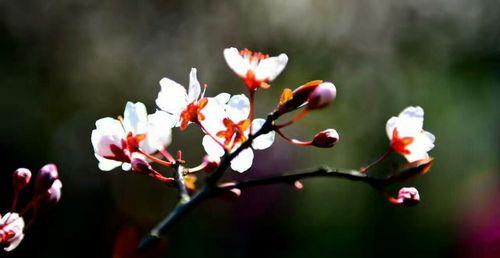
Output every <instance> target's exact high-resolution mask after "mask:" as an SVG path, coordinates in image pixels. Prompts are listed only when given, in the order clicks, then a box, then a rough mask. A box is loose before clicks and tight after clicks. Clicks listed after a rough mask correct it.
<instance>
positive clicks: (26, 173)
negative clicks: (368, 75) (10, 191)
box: [12, 168, 31, 191]
mask: <svg viewBox="0 0 500 258" xmlns="http://www.w3.org/2000/svg"><path fill="white" fill-rule="evenodd" d="M30 181H31V171H30V170H29V169H27V168H18V169H17V170H16V171H15V172H14V174H13V175H12V185H13V186H14V190H15V191H21V190H22V189H24V187H26V186H27V185H28V184H29V183H30Z"/></svg>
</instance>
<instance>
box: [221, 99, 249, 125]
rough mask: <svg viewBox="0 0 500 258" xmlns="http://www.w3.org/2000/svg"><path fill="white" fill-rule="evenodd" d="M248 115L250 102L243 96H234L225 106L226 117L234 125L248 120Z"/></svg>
mask: <svg viewBox="0 0 500 258" xmlns="http://www.w3.org/2000/svg"><path fill="white" fill-rule="evenodd" d="M248 114H250V101H249V100H248V98H247V97H246V96H245V95H243V94H240V95H234V96H232V97H231V99H229V102H228V103H227V105H226V115H227V117H228V118H229V119H231V120H232V121H233V122H234V123H238V122H240V121H242V120H245V119H247V118H248Z"/></svg>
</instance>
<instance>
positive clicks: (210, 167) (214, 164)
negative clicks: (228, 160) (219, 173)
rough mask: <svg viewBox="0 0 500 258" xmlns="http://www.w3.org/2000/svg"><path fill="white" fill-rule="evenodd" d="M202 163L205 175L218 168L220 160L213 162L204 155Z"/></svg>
mask: <svg viewBox="0 0 500 258" xmlns="http://www.w3.org/2000/svg"><path fill="white" fill-rule="evenodd" d="M203 163H204V164H205V168H204V171H205V172H206V173H212V172H214V171H215V170H216V169H217V168H218V167H219V163H220V159H219V160H215V159H212V158H211V157H209V156H208V155H205V157H203Z"/></svg>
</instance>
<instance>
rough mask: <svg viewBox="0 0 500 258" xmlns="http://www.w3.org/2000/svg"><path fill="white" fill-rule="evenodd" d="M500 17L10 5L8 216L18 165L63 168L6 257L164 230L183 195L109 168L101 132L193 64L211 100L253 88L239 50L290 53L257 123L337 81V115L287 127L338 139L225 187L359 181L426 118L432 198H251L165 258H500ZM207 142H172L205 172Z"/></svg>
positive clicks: (462, 9)
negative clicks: (285, 92)
mask: <svg viewBox="0 0 500 258" xmlns="http://www.w3.org/2000/svg"><path fill="white" fill-rule="evenodd" d="M498 10H500V3H499V2H498V1H494V0H491V1H489V0H478V1H466V0H455V1H451V0H450V1H446V0H435V1H400V0H398V1H396V0H394V1H350V0H335V1H327V0H324V1H322V0H304V1H299V0H293V1H292V0H279V1H266V0H256V1H227V2H225V1H92V0H91V1H79V0H73V1H34V0H32V1H23V2H18V1H1V2H0V14H1V15H0V17H1V18H0V34H1V35H2V36H1V38H0V55H1V57H2V58H1V59H0V85H1V86H0V87H1V89H2V91H1V92H2V95H1V96H2V97H1V104H0V116H1V117H2V118H3V119H2V122H1V123H0V139H1V142H0V154H1V156H0V161H1V164H2V166H1V167H0V170H1V171H0V172H1V179H2V183H1V186H2V188H1V190H0V191H1V196H2V198H1V203H0V204H1V205H2V206H1V207H3V208H2V210H3V211H6V210H7V209H8V206H9V202H10V198H11V188H10V179H9V178H10V175H11V173H12V171H13V170H14V169H15V168H17V167H21V166H23V167H29V168H31V169H33V170H36V169H37V168H39V167H41V166H42V165H43V164H44V163H45V162H48V161H50V162H54V163H57V165H58V166H59V169H60V173H61V178H62V181H63V184H64V187H63V198H62V201H61V203H60V205H59V206H58V207H56V208H55V209H53V210H52V211H51V212H49V213H48V214H46V215H45V216H43V217H41V218H40V219H39V220H38V223H37V224H36V225H35V226H34V227H33V228H31V229H30V231H29V232H28V233H27V236H26V239H25V241H24V242H23V243H22V244H21V246H19V248H18V249H17V250H16V251H15V252H13V253H12V254H11V255H12V256H13V257H35V256H36V257H111V256H112V254H113V246H114V245H115V240H116V239H117V235H118V234H119V232H123V229H124V228H133V229H134V230H135V231H134V232H137V233H138V234H141V235H142V234H145V233H146V232H147V231H148V229H149V228H151V227H152V226H153V225H154V224H155V223H156V222H157V221H159V220H160V219H161V218H162V217H163V216H164V215H165V214H166V213H167V212H168V211H169V210H170V209H171V208H172V207H173V206H174V205H175V200H176V194H175V192H174V191H173V190H171V189H165V188H164V187H163V186H162V185H160V184H159V183H157V182H153V181H152V180H151V179H149V178H146V177H142V176H138V175H131V174H130V173H126V172H122V171H120V170H116V171H112V172H109V173H106V172H101V171H99V170H98V168H97V162H96V160H95V158H94V156H93V150H92V146H91V144H90V132H91V130H92V129H93V128H94V122H95V120H97V119H99V118H101V117H105V116H112V117H113V116H118V115H120V114H121V113H122V112H123V108H124V106H125V103H126V101H134V102H135V101H141V102H144V103H145V104H146V105H147V107H148V110H149V111H151V112H152V111H153V110H154V109H155V103H154V99H155V98H156V96H157V93H158V91H159V88H160V87H159V84H158V81H159V80H160V79H161V78H162V77H169V78H171V79H174V80H176V81H178V82H180V83H181V84H184V85H186V84H187V81H188V72H189V69H190V68H191V67H197V68H198V76H199V79H200V81H201V82H202V83H207V84H208V85H209V88H208V91H207V94H208V95H209V96H214V95H216V94H217V93H219V92H222V91H224V92H229V93H232V94H235V93H242V92H244V86H243V84H242V83H241V81H240V80H239V79H238V78H237V77H236V76H235V75H234V74H233V73H232V72H231V71H230V70H229V68H228V67H227V65H226V64H225V61H224V59H223V56H222V50H223V49H224V48H226V47H229V46H235V47H238V48H244V47H248V48H250V49H254V50H259V51H262V52H265V53H269V54H271V55H276V54H279V53H281V52H285V53H287V54H288V56H289V58H290V60H289V63H288V65H287V67H286V69H285V71H284V72H283V73H282V74H281V75H280V76H279V77H278V78H277V80H276V81H275V82H274V83H273V84H272V88H271V89H270V90H268V91H259V92H258V94H257V103H258V107H257V114H258V116H264V115H265V114H266V113H267V112H269V111H270V110H271V109H272V108H273V107H274V106H275V104H276V103H277V101H278V99H279V95H280V92H281V90H282V89H283V88H285V87H290V88H294V87H296V86H298V85H300V84H303V83H305V82H307V81H310V80H315V79H323V80H327V81H332V82H334V83H335V85H336V86H337V92H338V96H337V100H336V102H335V103H334V105H332V106H330V107H329V108H328V109H326V110H324V111H321V112H317V113H314V114H312V115H310V116H308V117H307V118H306V119H304V120H303V121H302V122H301V123H299V124H296V125H294V126H293V127H291V128H289V129H287V130H286V132H287V134H289V135H290V136H293V137H297V138H299V139H310V138H311V137H312V136H313V135H314V134H315V133H316V132H318V131H320V130H323V129H326V128H335V129H337V131H338V132H339V134H340V138H341V139H340V143H339V144H338V145H337V146H336V147H335V148H333V149H326V150H325V149H312V148H299V147H296V146H292V145H290V144H288V143H286V142H285V141H283V140H282V139H279V138H278V139H277V140H276V142H275V144H274V145H273V147H272V148H270V149H268V150H265V151H261V152H259V153H258V155H257V156H256V160H255V163H254V169H252V170H250V171H248V172H246V173H245V174H244V175H238V174H236V173H234V172H232V171H228V174H229V176H231V177H233V178H234V179H241V178H243V177H245V178H251V177H255V176H265V175H271V174H276V173H280V172H282V171H288V170H293V169H300V168H308V167H313V166H316V165H318V164H326V165H329V166H331V167H337V168H354V169H355V168H359V167H361V166H362V165H364V164H366V163H368V162H369V161H371V160H373V159H375V158H376V157H377V155H380V154H381V153H382V152H383V151H384V150H385V148H386V145H387V138H386V135H385V130H384V128H385V122H386V120H387V119H388V118H389V117H390V116H393V115H397V114H398V113H399V112H400V111H401V110H402V109H403V108H405V107H406V106H409V105H420V106H422V107H423V108H424V109H425V112H426V115H425V128H426V129H427V130H428V131H430V132H432V133H434V134H435V135H436V139H437V140H436V148H435V149H434V150H433V151H432V152H431V155H432V156H433V157H435V164H434V166H433V169H432V171H431V173H429V174H427V175H425V176H424V177H421V178H419V179H417V180H415V181H412V182H409V185H412V186H416V187H417V188H418V189H419V191H420V194H421V198H422V203H421V204H420V205H419V206H416V207H414V208H409V209H406V208H399V207H393V206H391V205H390V204H388V203H387V202H386V201H385V200H384V198H383V197H382V196H381V195H380V194H378V193H377V192H376V191H374V190H373V189H370V188H369V187H368V186H366V185H363V184H360V183H353V182H344V181H341V180H332V179H313V180H309V181H307V182H304V185H305V188H304V190H302V191H296V190H294V189H292V188H291V187H289V186H276V187H269V188H256V189H252V190H248V191H245V192H243V195H242V197H241V198H240V200H238V201H237V202H228V201H224V200H213V201H210V202H207V203H205V204H204V205H203V206H201V207H199V209H197V210H195V211H194V212H193V213H192V214H190V215H189V216H188V217H187V218H186V219H185V220H183V221H182V223H180V224H179V225H178V226H177V227H175V228H174V230H173V231H172V232H171V233H170V234H169V236H168V238H167V240H165V241H164V243H163V245H164V249H163V250H162V251H163V253H162V254H163V255H164V257H220V258H222V257H290V258H291V257H403V256H404V257H500V253H499V252H498V251H499V248H498V247H496V248H495V246H500V237H498V236H497V234H498V232H500V221H498V219H497V216H494V215H495V214H496V215H499V216H500V212H499V211H498V208H496V207H497V206H499V204H500V203H499V202H500V199H499V196H500V184H499V183H500V182H499V177H498V169H499V165H500V164H499V161H498V152H499V131H500V130H499V129H500V126H499V113H500V111H499V104H498V103H499V98H500V87H499V86H500V26H498V24H500V17H499V16H498ZM201 137H202V135H201V133H200V132H199V131H197V130H196V129H194V128H190V129H189V130H187V131H186V132H184V133H182V134H181V133H178V132H175V137H174V143H173V147H172V148H171V149H172V150H175V149H177V148H180V149H182V150H184V155H185V157H186V159H187V160H188V162H189V163H190V164H191V165H196V163H197V162H198V161H199V159H200V158H201V157H202V155H203V150H202V147H201V144H200V143H201ZM392 161H398V162H401V161H402V159H400V158H398V157H394V158H393V159H392ZM384 164H385V165H386V166H387V167H389V166H391V164H390V162H388V163H384ZM376 173H383V171H376ZM392 190H393V191H397V189H392ZM2 213H3V212H2ZM485 232H486V233H485ZM134 244H135V243H134V242H133V241H130V245H134ZM496 255H499V256H496Z"/></svg>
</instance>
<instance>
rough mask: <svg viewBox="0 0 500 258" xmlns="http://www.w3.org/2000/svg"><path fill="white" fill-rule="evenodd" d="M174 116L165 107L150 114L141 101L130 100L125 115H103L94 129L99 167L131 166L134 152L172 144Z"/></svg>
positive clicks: (125, 167) (92, 138) (93, 137)
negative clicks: (116, 117) (121, 116)
mask: <svg viewBox="0 0 500 258" xmlns="http://www.w3.org/2000/svg"><path fill="white" fill-rule="evenodd" d="M174 125H175V120H174V119H173V117H172V116H171V115H169V114H167V113H166V112H164V111H156V112H155V113H154V114H150V115H148V114H147V111H146V106H144V104H142V103H141V102H137V103H135V104H134V103H132V102H127V105H126V107H125V111H124V115H123V118H119V119H114V118H111V117H105V118H101V119H99V120H97V121H96V129H94V130H93V131H92V137H91V141H92V145H93V147H94V152H95V157H96V158H97V160H98V161H99V168H100V169H101V170H103V171H109V170H112V169H114V168H116V167H118V166H120V165H122V168H123V169H124V170H129V169H130V159H131V156H132V154H133V153H134V152H138V151H139V150H140V151H144V152H146V153H148V154H151V153H154V152H156V151H158V150H160V149H162V148H164V147H165V146H166V145H168V144H170V142H171V140H172V138H171V134H172V131H171V128H172V127H173V126H174Z"/></svg>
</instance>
